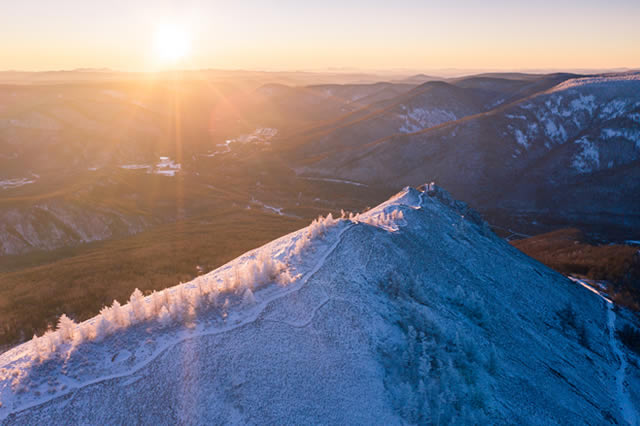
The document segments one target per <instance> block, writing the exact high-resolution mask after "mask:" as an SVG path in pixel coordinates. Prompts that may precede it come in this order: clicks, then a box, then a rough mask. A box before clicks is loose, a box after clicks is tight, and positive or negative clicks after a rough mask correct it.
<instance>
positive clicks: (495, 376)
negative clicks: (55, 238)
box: [0, 184, 638, 424]
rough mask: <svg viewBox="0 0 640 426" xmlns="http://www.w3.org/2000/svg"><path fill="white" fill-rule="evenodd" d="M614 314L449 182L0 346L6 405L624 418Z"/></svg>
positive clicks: (158, 417)
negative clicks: (504, 233) (492, 222)
mask: <svg viewBox="0 0 640 426" xmlns="http://www.w3.org/2000/svg"><path fill="white" fill-rule="evenodd" d="M612 315H613V316H612ZM615 322H616V321H615V314H614V313H613V311H612V310H611V309H609V308H608V305H607V303H606V302H605V301H603V300H602V298H601V297H599V296H598V295H597V294H594V293H592V292H590V291H588V290H586V289H584V288H583V287H581V286H580V285H578V284H576V283H573V282H571V281H569V280H567V279H566V278H564V277H562V276H560V275H558V274H556V273H554V272H553V271H551V270H549V269H548V268H546V267H544V266H543V265H541V264H539V263H537V262H535V261H533V260H532V259H530V258H528V257H526V256H525V255H524V254H522V253H520V252H519V251H517V250H516V249H515V248H513V247H512V246H510V245H509V244H507V243H506V242H504V241H503V240H501V239H499V238H498V237H496V236H495V235H494V234H493V233H491V232H490V231H489V229H488V228H487V226H486V224H485V223H484V221H482V219H481V218H480V216H479V215H477V213H474V212H473V211H472V210H470V209H469V208H468V207H467V206H466V205H465V204H464V203H460V202H458V201H456V200H454V199H453V198H452V197H451V196H450V195H449V194H448V193H446V192H445V191H444V190H442V189H440V188H438V187H437V186H435V185H432V184H430V185H425V186H423V187H421V188H420V189H419V190H416V189H413V188H405V189H404V190H402V191H401V192H399V193H398V194H396V195H395V196H394V197H392V198H391V199H390V200H388V201H387V202H385V203H382V204H381V205H379V206H377V207H375V208H373V209H371V210H369V211H367V212H365V213H362V214H358V215H353V214H351V215H347V214H345V215H343V217H341V218H338V219H334V218H333V217H331V216H329V217H327V218H321V219H318V220H316V221H314V223H312V224H311V225H310V226H308V227H306V228H303V229H301V230H299V231H296V232H294V233H291V234H289V235H286V236H284V237H282V238H279V239H277V240H275V241H273V242H271V243H269V244H266V245H264V246H263V247H260V248H258V249H256V250H253V251H250V252H248V253H246V254H245V255H243V256H241V257H239V258H238V259H236V260H234V261H232V262H229V263H228V264H226V265H224V266H222V267H220V268H218V269H216V270H215V271H212V272H210V273H209V274H206V275H203V276H201V277H198V278H196V279H195V280H193V281H191V282H189V283H186V284H182V285H179V286H176V287H173V288H170V289H167V290H164V291H162V292H158V293H157V294H155V295H152V296H147V297H143V296H142V295H141V294H136V293H134V294H133V295H132V298H131V300H130V301H129V303H127V304H124V305H122V306H120V305H119V304H114V305H113V306H111V307H110V308H106V309H105V310H103V312H102V313H101V315H99V316H97V317H95V318H93V319H91V320H89V321H86V322H84V323H82V324H79V325H76V324H73V323H72V322H71V321H70V320H68V321H67V320H64V321H61V324H60V329H59V330H58V331H56V332H53V333H50V334H48V335H47V336H45V337H38V338H36V339H34V340H33V341H31V342H28V343H25V344H23V345H21V346H18V347H16V348H14V349H12V350H10V351H9V352H6V353H4V354H2V355H0V401H1V402H2V406H0V421H3V422H5V423H11V424H32V423H39V422H40V423H41V422H43V421H46V422H47V423H51V424H59V423H65V424H87V423H94V424H95V423H101V422H109V423H131V422H132V420H133V419H144V420H143V421H144V422H145V423H158V424H165V423H189V424H220V423H234V422H235V423H243V424H254V423H295V424H298V423H332V424H353V423H358V424H401V423H406V422H409V423H421V424H423V423H438V424H451V423H455V424H460V423H464V424H474V423H475V424H477V423H492V424H505V423H510V424H513V423H517V424H523V423H527V424H549V423H567V422H573V423H575V422H592V423H602V422H605V421H606V419H616V420H618V421H620V422H622V421H624V420H627V419H632V418H633V417H634V416H636V413H635V411H634V410H633V409H631V410H629V409H628V404H626V402H625V401H635V400H637V398H638V393H637V389H638V384H637V383H636V382H635V381H634V380H635V379H634V378H633V377H631V376H626V378H625V369H624V368H621V365H622V363H621V362H620V359H619V355H615V354H616V353H618V352H619V351H620V350H619V349H618V352H615V353H614V352H612V337H611V336H614V334H613V333H614V331H615ZM612 327H613V330H612ZM40 339H42V340H40ZM525 360H526V361H525ZM585 371H589V372H590V373H592V374H589V375H585V374H584V372H585ZM625 380H626V381H627V382H628V383H629V385H628V386H627V387H625V386H620V384H621V383H622V382H621V381H625ZM625 398H626V399H625ZM624 404H626V405H624ZM623 405H624V406H623ZM632 408H633V407H632ZM133 421H135V420H133Z"/></svg>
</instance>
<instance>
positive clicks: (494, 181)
mask: <svg viewBox="0 0 640 426" xmlns="http://www.w3.org/2000/svg"><path fill="white" fill-rule="evenodd" d="M639 94H640V74H638V73H624V74H613V75H602V76H596V77H585V78H575V79H569V80H567V81H565V82H563V83H560V84H558V85H557V86H555V87H553V88H551V89H548V90H544V91H541V92H538V93H536V94H534V95H531V96H528V97H526V98H524V99H521V100H519V101H516V102H512V103H509V104H506V105H503V106H500V107H498V108H494V109H492V110H491V111H488V112H485V113H481V114H476V115H473V116H468V117H465V118H461V119H459V120H455V121H450V122H448V123H445V124H442V125H440V126H436V127H431V128H428V129H425V130H422V131H419V132H415V133H410V134H399V133H396V134H394V135H392V136H389V137H387V138H383V139H373V138H369V139H366V143H365V141H361V143H360V144H359V145H358V147H357V148H355V149H347V150H342V149H341V150H336V151H334V152H331V153H327V154H326V155H323V156H322V157H315V158H308V159H307V160H300V164H301V167H300V169H299V170H300V172H301V173H305V174H311V175H315V176H332V177H334V178H340V179H348V180H354V181H358V182H364V183H367V184H370V185H396V186H401V185H408V184H409V185H410V184H416V183H419V182H422V181H425V180H436V181H437V182H439V183H440V184H442V185H444V186H446V187H447V188H450V190H451V191H452V193H453V194H455V195H456V196H457V197H459V198H461V199H465V200H468V201H469V202H470V203H471V204H472V205H473V206H475V207H477V208H479V209H481V210H482V211H483V212H491V211H494V212H496V211H497V212H502V214H503V216H509V217H510V218H511V220H513V221H516V220H518V218H520V219H522V220H521V222H522V223H521V224H525V225H530V224H531V222H532V221H536V222H538V223H540V224H542V223H544V224H546V225H547V228H546V229H549V228H548V227H549V226H557V225H558V224H560V225H562V224H564V225H566V224H570V226H584V227H591V228H595V229H596V230H597V231H600V232H607V233H608V234H609V235H610V236H611V235H616V236H617V237H618V238H622V239H624V238H625V237H626V238H631V237H634V235H635V236H637V235H636V234H637V232H638V229H640V210H639V206H640V205H638V203H636V202H634V201H633V200H635V198H637V194H638V192H639V191H640V188H639V187H638V182H640V176H639V175H638V173H640V167H638V162H639V161H640V95H639ZM612 188H616V190H615V191H613V190H612ZM540 230H545V228H539V229H538V231H540ZM634 238H635V237H634Z"/></svg>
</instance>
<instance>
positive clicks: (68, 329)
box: [58, 314, 76, 343]
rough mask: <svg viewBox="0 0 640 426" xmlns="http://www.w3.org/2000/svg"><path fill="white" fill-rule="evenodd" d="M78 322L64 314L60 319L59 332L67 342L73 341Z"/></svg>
mask: <svg viewBox="0 0 640 426" xmlns="http://www.w3.org/2000/svg"><path fill="white" fill-rule="evenodd" d="M75 328H76V323H75V322H74V321H73V320H72V319H71V318H69V317H68V316H66V315H65V314H62V315H61V316H60V319H59V320H58V333H59V334H60V337H61V338H62V340H63V341H64V342H66V343H71V342H73V336H74V333H75Z"/></svg>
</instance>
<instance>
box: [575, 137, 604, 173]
mask: <svg viewBox="0 0 640 426" xmlns="http://www.w3.org/2000/svg"><path fill="white" fill-rule="evenodd" d="M574 143H575V144H576V145H580V146H581V149H582V150H581V151H580V152H579V153H578V154H577V155H576V156H575V157H573V162H572V163H571V165H572V166H573V168H574V169H575V170H576V171H577V172H578V173H589V172H591V171H593V170H594V169H597V168H598V167H600V153H599V152H598V148H597V146H596V144H595V143H593V142H591V141H589V139H587V137H586V136H583V137H581V138H580V139H577V140H576V141H575V142H574Z"/></svg>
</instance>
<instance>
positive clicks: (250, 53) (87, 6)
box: [0, 0, 640, 71]
mask: <svg viewBox="0 0 640 426" xmlns="http://www.w3.org/2000/svg"><path fill="white" fill-rule="evenodd" d="M231 3H232V2H228V1H224V2H223V1H206V2H205V1H196V0H182V1H179V2H178V1H172V0H156V1H124V0H111V1H109V2H93V1H80V0H66V1H62V2H49V1H47V2H31V1H25V2H8V3H7V4H6V5H3V8H2V12H3V13H2V17H1V18H0V35H1V37H0V69H20V70H49V69H72V68H80V67H109V68H113V69H119V70H132V71H134V70H154V69H164V68H174V67H181V68H245V69H321V68H327V67H348V68H360V69H370V68H375V69H399V68H407V69H415V70H417V69H424V70H427V69H438V68H447V67H453V68H465V69H577V68H614V67H629V68H640V24H638V22H640V1H637V0H634V1H631V0H610V1H608V2H604V1H593V0H583V1H580V2H578V1H560V0H559V1H550V0H539V1H536V2H526V3H523V2H506V1H499V0H487V1H484V2H477V1H471V0H460V1H458V2H456V4H455V5H451V3H452V2H450V1H448V2H447V1H427V0H424V1H418V0H402V1H395V2H389V1H379V0H368V1H365V0H351V1H347V0H343V1H336V0H325V1H323V2H317V3H313V2H300V1H293V0H279V1H274V2H271V3H269V5H267V4H266V2H265V1H258V0H245V1H243V2H235V3H240V4H231ZM167 25H168V26H171V27H172V28H176V27H177V28H180V32H182V33H183V34H184V37H185V38H187V39H188V40H189V45H190V46H189V49H188V51H189V54H188V55H186V56H185V57H184V58H182V60H180V61H173V60H167V58H166V57H164V58H163V57H162V56H163V55H159V54H158V49H155V48H154V34H155V33H156V32H157V30H158V28H162V27H166V26H167ZM165 56H167V55H165ZM168 56H171V55H168Z"/></svg>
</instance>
